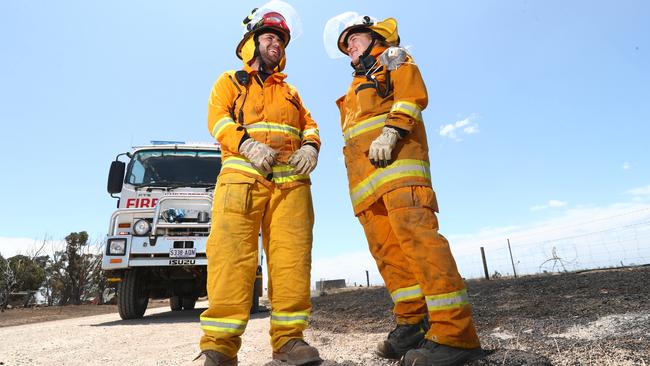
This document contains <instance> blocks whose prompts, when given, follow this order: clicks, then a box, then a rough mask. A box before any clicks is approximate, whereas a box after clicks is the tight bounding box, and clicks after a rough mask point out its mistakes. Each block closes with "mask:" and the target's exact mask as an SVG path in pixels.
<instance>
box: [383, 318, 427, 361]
mask: <svg viewBox="0 0 650 366" xmlns="http://www.w3.org/2000/svg"><path fill="white" fill-rule="evenodd" d="M427 325H428V324H427V323H425V322H421V323H418V324H398V325H397V327H396V328H395V329H393V330H392V331H391V332H390V333H388V338H387V339H385V340H383V341H381V342H379V344H378V345H377V355H378V356H379V357H383V358H392V359H395V360H399V359H400V358H402V356H404V354H406V352H407V351H408V350H410V349H413V348H416V347H417V346H418V344H420V342H421V341H422V339H424V334H425V333H426V332H427V328H426V326H427Z"/></svg>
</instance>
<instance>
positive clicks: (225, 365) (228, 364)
mask: <svg viewBox="0 0 650 366" xmlns="http://www.w3.org/2000/svg"><path fill="white" fill-rule="evenodd" d="M192 365H196V366H199V365H202V366H237V356H235V357H228V356H226V355H224V354H223V353H221V352H217V351H209V350H206V351H201V353H200V354H199V355H198V356H197V357H196V358H195V359H194V361H193V362H192Z"/></svg>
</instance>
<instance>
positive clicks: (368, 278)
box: [366, 271, 370, 287]
mask: <svg viewBox="0 0 650 366" xmlns="http://www.w3.org/2000/svg"><path fill="white" fill-rule="evenodd" d="M366 287H370V276H369V275H368V271H366Z"/></svg>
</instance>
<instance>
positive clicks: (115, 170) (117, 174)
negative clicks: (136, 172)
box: [107, 160, 126, 194]
mask: <svg viewBox="0 0 650 366" xmlns="http://www.w3.org/2000/svg"><path fill="white" fill-rule="evenodd" d="M125 167H126V164H125V163H124V162H123V161H118V160H116V161H113V162H112V163H111V170H110V171H109V173H108V184H107V189H108V193H110V194H115V193H120V192H122V185H123V184H124V169H125Z"/></svg>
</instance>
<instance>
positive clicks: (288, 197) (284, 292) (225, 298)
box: [200, 173, 314, 357]
mask: <svg viewBox="0 0 650 366" xmlns="http://www.w3.org/2000/svg"><path fill="white" fill-rule="evenodd" d="M313 225H314V212H313V206H312V199H311V190H310V186H309V185H306V184H304V185H299V186H296V187H292V188H287V189H279V188H277V187H275V186H274V185H273V184H269V185H263V184H261V183H260V182H258V181H257V180H255V178H251V177H248V176H245V175H242V174H239V173H227V174H222V175H220V176H219V178H218V179H217V186H216V189H215V193H214V199H213V203H212V227H211V229H210V236H209V237H208V242H207V248H206V254H207V257H208V281H207V290H208V300H209V308H208V309H207V310H205V311H204V312H203V313H202V314H201V328H202V330H203V332H204V335H203V337H202V338H201V343H200V348H201V350H214V351H218V352H221V353H223V354H226V355H228V356H230V357H234V356H235V355H236V354H237V351H238V350H239V348H240V346H241V335H242V334H243V333H244V330H245V328H246V323H247V322H248V319H249V313H250V309H251V305H252V298H253V284H254V282H255V273H256V269H257V265H258V234H259V230H260V227H261V228H262V238H263V245H264V251H265V252H266V258H267V266H268V267H267V268H268V275H269V281H268V295H269V300H270V301H271V330H270V335H271V345H272V347H273V350H274V351H278V350H279V349H280V348H281V347H282V346H283V345H284V344H285V343H286V342H288V341H289V340H290V339H292V338H300V339H302V338H303V331H304V330H305V328H307V321H308V317H309V315H310V312H311V301H310V271H311V247H312V229H313Z"/></svg>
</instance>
